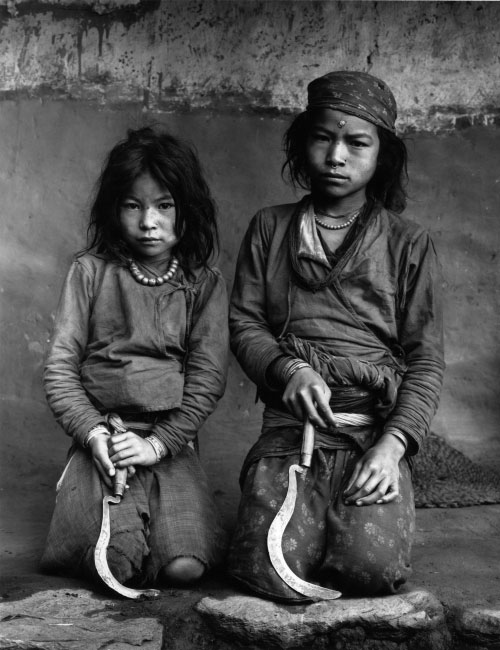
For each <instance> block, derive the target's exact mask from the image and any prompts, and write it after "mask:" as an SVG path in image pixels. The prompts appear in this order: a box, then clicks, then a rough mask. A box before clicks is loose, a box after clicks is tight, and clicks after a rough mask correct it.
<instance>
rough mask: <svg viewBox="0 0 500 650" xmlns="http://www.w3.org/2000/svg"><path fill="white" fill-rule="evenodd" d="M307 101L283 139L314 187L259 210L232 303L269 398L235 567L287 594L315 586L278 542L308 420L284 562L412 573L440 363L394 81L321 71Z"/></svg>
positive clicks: (434, 270) (394, 577)
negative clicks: (275, 559)
mask: <svg viewBox="0 0 500 650" xmlns="http://www.w3.org/2000/svg"><path fill="white" fill-rule="evenodd" d="M308 99H309V103H308V106H307V110H306V111H305V112H303V113H301V114H300V115H299V116H298V117H297V118H296V119H295V120H294V122H293V123H292V125H291V126H290V128H289V129H288V131H287V133H286V135H285V140H284V142H285V150H286V154H287V159H286V163H285V165H284V169H288V171H289V173H290V176H291V179H292V181H293V182H294V184H295V185H298V186H300V187H302V188H304V189H308V190H310V194H309V195H307V196H305V197H304V198H303V199H302V200H301V201H300V202H299V203H297V204H292V205H280V206H275V207H272V208H266V209H264V210H262V211H260V212H259V213H258V214H257V215H256V216H255V218H254V219H253V221H252V223H251V224H250V227H249V229H248V232H247V234H246V237H245V239H244V241H243V244H242V248H241V251H240V256H239V260H238V266H237V271H236V280H235V286H234V291H233V295H232V301H231V310H230V331H231V344H232V349H233V351H234V353H235V354H236V356H237V358H238V360H239V362H240V363H241V365H242V367H243V369H244V370H245V372H246V373H247V374H248V376H249V377H250V378H251V379H252V380H253V381H254V382H255V383H256V384H257V387H258V391H259V395H260V397H261V399H262V400H263V401H264V403H265V410H264V423H263V429H262V435H261V437H260V438H259V440H258V442H257V443H256V444H255V445H254V447H253V448H252V449H251V451H250V452H249V454H248V456H247V459H246V461H245V464H244V467H243V470H242V475H241V484H242V491H243V494H242V500H241V505H240V510H239V515H238V523H237V528H236V532H235V534H234V538H233V541H232V544H231V548H230V558H229V571H230V573H231V574H232V575H233V576H234V577H235V578H237V579H238V580H239V581H240V582H242V583H243V584H245V585H247V586H248V587H249V588H251V589H252V590H253V591H255V592H257V593H259V594H262V595H264V596H267V597H270V598H275V599H280V600H289V601H300V600H305V599H306V597H305V596H304V595H303V594H302V593H300V592H298V591H295V590H294V589H292V588H291V587H289V586H287V584H285V583H284V582H283V581H282V580H281V578H280V577H279V576H278V574H277V572H276V571H275V569H274V567H273V566H272V565H271V563H270V560H269V556H268V551H267V547H266V538H267V532H268V529H269V526H270V524H271V522H272V521H273V519H274V518H275V516H276V513H277V511H278V510H279V508H280V507H281V505H282V503H283V500H284V497H285V494H286V492H287V487H288V468H289V466H290V465H291V464H292V463H299V450H300V446H301V440H302V428H303V427H302V424H303V423H304V421H305V420H306V418H308V419H309V421H310V422H311V423H312V424H313V425H314V426H315V428H316V436H315V437H316V442H315V451H314V454H313V459H312V466H311V468H310V469H309V470H308V471H307V473H306V475H305V476H306V478H305V479H304V480H302V484H300V481H299V487H300V489H299V494H298V497H297V502H296V504H295V509H294V515H293V518H292V520H291V522H290V524H289V526H288V528H287V529H286V531H285V533H284V536H283V540H282V548H283V551H284V557H285V561H286V563H287V564H288V566H289V568H290V570H291V571H292V572H293V573H295V574H296V575H297V576H299V577H300V578H302V579H303V580H305V581H307V582H313V583H319V584H320V585H322V586H325V587H330V588H332V589H335V590H339V591H341V592H342V593H345V594H355V595H370V594H382V593H391V592H394V591H396V589H398V587H399V586H400V585H402V584H403V583H404V582H405V581H406V579H407V576H408V575H409V571H410V562H409V560H410V546H411V538H412V534H413V531H414V506H413V494H412V486H411V477H410V472H409V468H408V460H409V459H410V457H411V455H413V454H415V453H416V452H417V451H418V447H419V444H420V442H421V440H422V437H423V436H424V435H425V434H426V433H427V431H428V429H429V424H430V421H431V418H432V416H433V414H434V412H435V410H436V408H437V404H438V398H439V393H440V387H441V383H442V375H443V369H444V363H443V344H442V325H441V303H440V297H439V292H440V282H439V267H438V262H437V261H436V255H435V251H434V247H433V245H432V242H431V240H430V238H429V235H428V233H427V232H425V231H424V230H423V229H422V228H421V227H420V226H418V225H416V224H414V223H412V222H411V221H409V220H407V219H406V218H404V217H402V216H400V215H399V214H398V213H400V212H401V211H402V210H403V209H404V207H405V204H406V200H405V199H406V197H405V192H404V189H403V182H404V180H405V178H406V148H405V145H404V144H403V142H402V141H401V140H400V139H399V138H398V137H397V136H396V135H395V127H394V124H395V119H396V102H395V100H394V97H393V95H392V93H391V91H390V90H389V88H388V87H387V86H386V84H385V83H384V82H383V81H381V80H379V79H377V78H375V77H373V76H371V75H369V74H366V73H362V72H332V73H330V74H327V75H325V76H323V77H320V78H318V79H315V80H314V81H313V82H312V83H310V84H309V86H308ZM301 476H303V475H301Z"/></svg>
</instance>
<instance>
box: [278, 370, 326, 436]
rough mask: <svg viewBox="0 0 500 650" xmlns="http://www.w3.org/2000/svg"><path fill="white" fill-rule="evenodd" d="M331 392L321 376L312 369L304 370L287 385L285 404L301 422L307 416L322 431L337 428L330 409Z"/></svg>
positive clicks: (284, 395)
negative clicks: (331, 427) (330, 427)
mask: <svg viewBox="0 0 500 650" xmlns="http://www.w3.org/2000/svg"><path fill="white" fill-rule="evenodd" d="M331 394H332V392H331V390H330V389H329V388H328V386H327V384H326V382H325V381H324V380H323V378H322V377H321V375H319V374H318V373H317V372H315V371H314V370H313V369H312V368H302V369H301V370H297V372H296V373H294V374H293V375H292V377H291V379H290V381H289V382H288V384H287V385H286V388H285V392H284V393H283V402H284V404H285V405H286V406H287V408H288V409H289V410H290V411H291V412H292V413H293V415H295V417H296V418H297V419H298V420H300V421H301V422H305V419H306V416H307V417H308V418H309V420H310V421H311V423H312V424H314V425H315V426H317V427H320V428H322V429H326V428H328V426H335V418H334V415H333V412H332V409H331V408H330V397H331Z"/></svg>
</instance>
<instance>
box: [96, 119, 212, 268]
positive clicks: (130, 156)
mask: <svg viewBox="0 0 500 650" xmlns="http://www.w3.org/2000/svg"><path fill="white" fill-rule="evenodd" d="M144 173H149V174H151V176H152V177H153V178H154V180H155V181H156V182H157V183H158V185H160V186H161V187H165V188H167V189H168V190H169V192H170V193H171V194H172V198H173V199H174V201H175V208H176V217H175V232H176V234H177V237H178V239H179V241H178V243H177V244H176V246H175V247H174V250H173V252H174V253H175V255H176V256H177V257H178V259H179V261H180V263H181V265H183V266H184V267H185V268H194V267H196V266H200V265H205V264H207V263H208V260H209V259H210V257H211V256H212V255H213V254H215V252H216V250H217V249H218V245H219V236H218V230H217V223H216V219H215V204H214V201H213V199H212V196H211V194H210V190H209V188H208V185H207V183H206V182H205V179H204V177H203V172H202V170H201V166H200V163H199V160H198V157H197V155H196V153H195V151H194V149H193V148H192V147H191V146H190V145H188V144H187V143H186V142H183V141H182V140H179V139H178V138H175V137H173V136H172V135H170V134H169V133H167V132H165V131H161V130H158V129H156V128H154V127H145V128H142V129H138V130H136V131H133V130H130V131H128V135H127V138H126V139H125V140H122V141H121V142H119V143H118V144H117V145H116V146H115V147H113V149H112V150H111V152H110V153H109V155H108V157H107V159H106V161H105V164H104V167H103V170H102V172H101V175H100V177H99V179H98V182H97V187H96V193H95V198H94V202H93V205H92V208H91V212H90V223H89V227H88V241H89V244H88V248H87V250H90V249H94V250H96V251H97V252H98V253H103V254H105V255H109V256H111V257H113V258H115V259H118V260H120V261H123V262H124V261H125V260H126V259H127V258H128V257H130V256H131V252H130V251H129V250H128V248H127V244H126V242H125V241H124V239H123V237H122V234H121V228H120V206H121V203H122V201H123V199H124V198H125V197H126V195H127V194H128V193H129V192H130V188H131V187H132V185H133V183H134V181H135V180H136V179H137V178H138V177H139V176H141V175H142V174H144Z"/></svg>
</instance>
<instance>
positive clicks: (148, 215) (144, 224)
mask: <svg viewBox="0 0 500 650" xmlns="http://www.w3.org/2000/svg"><path fill="white" fill-rule="evenodd" d="M139 225H140V227H141V228H142V230H153V228H156V210H155V209H154V208H152V207H147V208H144V210H143V211H142V213H141V220H140V223H139Z"/></svg>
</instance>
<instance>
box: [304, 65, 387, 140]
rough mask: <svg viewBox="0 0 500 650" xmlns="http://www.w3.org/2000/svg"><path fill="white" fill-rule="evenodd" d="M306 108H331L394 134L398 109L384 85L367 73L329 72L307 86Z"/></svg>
mask: <svg viewBox="0 0 500 650" xmlns="http://www.w3.org/2000/svg"><path fill="white" fill-rule="evenodd" d="M307 96H308V104H307V109H308V110H310V109H312V108H333V109H336V110H339V111H342V112H343V113H348V114H349V115H355V116H356V117H360V118H361V119H363V120H367V121H368V122H372V123H373V124H375V125H376V126H381V127H382V128H384V129H387V130H388V131H392V132H393V133H394V131H395V122H396V117H397V106H396V100H395V99H394V95H393V94H392V92H391V91H390V89H389V87H388V86H387V84H386V83H385V82H383V81H382V80H381V79H378V78H377V77H374V76H372V75H371V74H368V73H367V72H350V71H338V72H329V73H328V74H325V75H324V76H322V77H318V78H317V79H314V80H313V81H311V83H310V84H309V85H308V87H307Z"/></svg>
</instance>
